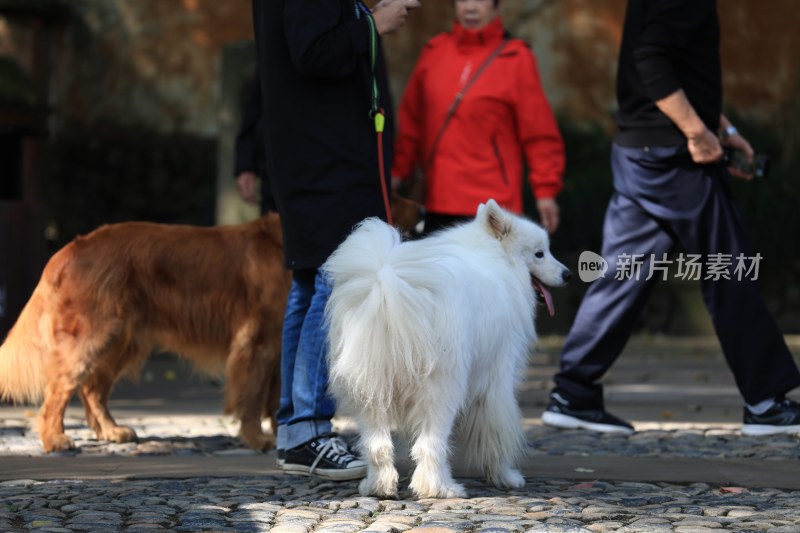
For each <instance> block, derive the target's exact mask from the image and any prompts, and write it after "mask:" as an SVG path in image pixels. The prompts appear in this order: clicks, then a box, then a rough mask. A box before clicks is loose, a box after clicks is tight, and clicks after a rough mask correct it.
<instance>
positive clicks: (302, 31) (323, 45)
mask: <svg viewBox="0 0 800 533" xmlns="http://www.w3.org/2000/svg"><path fill="white" fill-rule="evenodd" d="M283 2H284V11H283V24H284V30H285V33H286V39H287V41H288V46H289V53H290V54H291V57H292V63H293V64H294V66H295V68H296V69H297V70H298V71H299V72H301V73H302V74H305V75H307V76H318V77H331V78H333V77H341V76H346V75H347V74H350V73H352V72H353V71H354V70H355V68H356V65H357V63H358V57H359V56H360V55H363V54H366V53H367V51H368V47H369V33H370V29H369V22H368V21H367V17H366V16H365V15H362V16H361V17H360V18H356V16H355V9H356V8H355V4H353V14H352V17H353V18H352V19H351V18H349V14H347V15H348V17H347V18H346V17H345V16H344V14H343V13H342V4H341V3H340V2H338V1H337V0H283Z"/></svg>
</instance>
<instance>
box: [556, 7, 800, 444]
mask: <svg viewBox="0 0 800 533" xmlns="http://www.w3.org/2000/svg"><path fill="white" fill-rule="evenodd" d="M719 38H720V32H719V23H718V20H717V8H716V3H715V0H629V2H628V7H627V12H626V17H625V24H624V28H623V36H622V44H621V48H620V54H619V67H618V73H617V99H618V103H619V111H618V114H617V126H618V132H617V134H616V137H615V139H614V144H613V147H612V153H611V164H612V169H613V174H614V194H613V196H612V198H611V201H610V204H609V206H608V210H607V212H606V219H605V223H604V227H603V249H602V255H603V258H604V259H605V260H606V261H607V263H608V274H607V275H606V276H605V277H601V278H599V279H597V280H596V281H594V282H593V284H592V285H591V286H590V287H589V290H588V292H587V294H586V295H585V297H584V299H583V301H582V302H581V306H580V308H579V310H578V314H577V316H576V319H575V322H574V324H573V326H572V328H571V330H570V332H569V335H568V336H567V339H566V341H565V344H564V348H563V351H562V353H561V362H560V371H559V372H558V373H557V374H556V376H555V378H554V379H555V389H554V390H553V391H552V393H551V396H550V403H549V405H548V407H547V409H546V411H545V413H544V414H543V416H542V421H543V422H544V423H545V424H547V425H550V426H556V427H561V428H583V429H588V430H594V431H602V432H620V433H632V432H633V426H631V424H629V423H628V422H626V421H624V420H621V419H619V418H617V417H615V416H613V415H611V414H610V413H608V412H607V411H606V410H605V408H604V405H603V389H602V386H601V385H600V384H599V383H598V382H597V381H598V380H599V379H600V377H602V376H603V375H604V374H605V372H606V371H607V370H608V369H609V368H610V367H611V365H612V364H613V363H614V361H615V360H616V359H617V357H618V356H619V354H620V352H621V351H622V349H623V348H624V346H625V344H626V342H627V341H628V338H629V336H630V334H631V332H632V330H633V328H634V326H635V325H636V323H637V319H638V317H639V315H640V313H641V311H642V309H643V307H644V304H645V302H646V301H647V297H648V295H649V294H650V291H651V290H652V288H653V285H654V283H655V282H656V281H657V280H658V279H662V277H663V272H662V270H661V267H663V266H664V265H665V264H667V265H668V263H669V262H670V260H669V259H668V258H669V257H670V253H671V252H673V251H675V250H676V249H677V248H679V247H680V248H682V249H683V250H684V251H685V252H687V253H688V254H692V255H693V256H694V257H695V259H696V258H697V257H698V256H699V257H700V258H701V260H702V261H704V263H703V264H702V265H701V266H702V267H703V268H701V270H700V273H699V275H698V276H697V278H698V279H700V283H701V288H702V293H703V298H704V301H705V303H706V306H707V307H708V310H709V312H710V313H711V317H712V321H713V324H714V328H715V331H716V333H717V336H718V338H719V341H720V344H721V346H722V349H723V352H724V354H725V358H726V361H727V363H728V365H729V367H730V368H731V370H732V372H733V375H734V377H735V380H736V384H737V386H738V388H739V391H740V393H741V394H742V396H743V398H744V401H745V403H746V406H745V409H744V424H743V426H742V432H743V433H745V434H751V435H767V434H772V433H800V404H798V403H797V402H795V401H792V400H790V399H788V398H786V394H787V393H788V392H789V391H791V390H792V389H794V388H795V387H798V386H799V385H800V372H798V369H797V365H796V364H795V362H794V360H793V359H792V355H791V353H790V352H789V349H788V347H787V346H786V343H785V341H784V339H783V335H782V334H781V332H780V331H779V329H778V327H777V325H776V323H775V321H774V319H773V318H772V316H771V315H770V313H769V311H768V309H767V307H766V305H765V304H764V301H763V299H762V297H761V295H760V293H759V291H758V287H757V285H756V281H755V279H753V276H752V274H751V275H750V276H742V275H741V274H742V271H741V270H738V269H739V268H740V266H741V264H740V262H745V263H746V262H747V261H751V260H752V259H753V258H755V255H756V254H755V253H754V252H753V251H752V248H751V246H750V244H749V243H748V242H747V238H746V232H745V228H744V227H743V225H742V221H741V217H740V215H739V213H738V211H737V210H736V208H735V206H734V205H733V203H732V200H731V196H730V191H729V183H728V182H729V179H730V176H729V170H728V169H726V167H725V164H724V163H723V162H722V156H723V148H722V146H723V145H725V146H730V147H732V148H735V149H738V150H741V151H743V152H744V154H745V156H746V157H747V158H748V159H750V160H752V157H753V150H752V148H751V147H750V144H749V143H748V142H747V141H746V140H745V139H744V138H743V137H742V136H741V135H740V134H739V133H738V132H737V131H736V128H734V127H733V126H732V125H731V123H730V122H729V121H728V119H727V118H726V117H725V116H724V115H723V114H722V113H721V110H722V82H721V68H720V54H719ZM720 139H722V140H721V141H720ZM730 173H734V174H735V175H736V176H737V177H740V178H743V179H752V176H751V175H747V174H743V173H741V172H735V171H734V170H730ZM715 261H716V264H714V262H715ZM637 262H638V264H637ZM678 266H679V267H681V268H682V267H685V266H686V265H685V264H684V263H681V261H680V257H679V260H678ZM612 273H615V274H613V275H612ZM653 273H655V275H652V274H653ZM690 279H691V278H690Z"/></svg>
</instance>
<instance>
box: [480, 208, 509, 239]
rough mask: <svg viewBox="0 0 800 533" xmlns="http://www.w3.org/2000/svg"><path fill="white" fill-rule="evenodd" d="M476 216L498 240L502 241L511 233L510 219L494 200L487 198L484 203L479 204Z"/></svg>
mask: <svg viewBox="0 0 800 533" xmlns="http://www.w3.org/2000/svg"><path fill="white" fill-rule="evenodd" d="M476 218H478V219H479V220H481V221H482V223H483V224H484V227H485V228H486V230H487V231H488V232H489V235H492V236H493V237H494V238H495V239H497V240H498V241H502V240H503V239H505V238H506V237H508V235H509V234H510V233H511V224H512V221H511V219H510V218H509V217H508V215H507V214H506V212H505V211H503V210H502V209H501V208H500V206H499V205H497V202H495V201H494V200H489V201H488V202H486V205H483V204H481V205H479V206H478V213H477V215H476Z"/></svg>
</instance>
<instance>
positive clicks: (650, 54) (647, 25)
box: [633, 0, 715, 101]
mask: <svg viewBox="0 0 800 533" xmlns="http://www.w3.org/2000/svg"><path fill="white" fill-rule="evenodd" d="M713 9H715V4H714V0H653V1H651V2H650V7H649V9H648V11H647V15H646V17H645V19H644V22H643V24H642V28H641V31H640V32H639V36H638V39H637V41H636V44H635V46H634V52H633V54H634V60H635V63H636V70H637V71H638V73H639V76H640V78H641V80H642V83H643V84H644V87H645V90H646V91H647V94H648V96H650V98H652V99H653V101H656V100H661V99H662V98H664V97H667V96H669V95H670V94H672V93H674V92H675V91H677V90H679V89H681V83H680V79H679V77H678V75H677V72H676V62H675V59H676V57H678V56H679V55H680V54H681V53H685V52H687V51H688V53H691V50H687V48H688V47H689V46H690V43H692V42H693V41H694V34H695V32H697V31H699V30H700V28H701V26H702V24H703V21H705V20H706V18H707V16H708V11H709V10H713Z"/></svg>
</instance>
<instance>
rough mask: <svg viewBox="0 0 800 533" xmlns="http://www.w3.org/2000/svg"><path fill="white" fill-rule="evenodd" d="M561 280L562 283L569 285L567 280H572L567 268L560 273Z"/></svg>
mask: <svg viewBox="0 0 800 533" xmlns="http://www.w3.org/2000/svg"><path fill="white" fill-rule="evenodd" d="M561 279H563V280H564V283H569V280H571V279H572V272H570V270H569V269H568V268H565V269H564V271H563V272H562V273H561Z"/></svg>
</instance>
